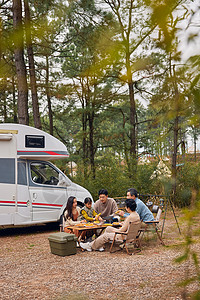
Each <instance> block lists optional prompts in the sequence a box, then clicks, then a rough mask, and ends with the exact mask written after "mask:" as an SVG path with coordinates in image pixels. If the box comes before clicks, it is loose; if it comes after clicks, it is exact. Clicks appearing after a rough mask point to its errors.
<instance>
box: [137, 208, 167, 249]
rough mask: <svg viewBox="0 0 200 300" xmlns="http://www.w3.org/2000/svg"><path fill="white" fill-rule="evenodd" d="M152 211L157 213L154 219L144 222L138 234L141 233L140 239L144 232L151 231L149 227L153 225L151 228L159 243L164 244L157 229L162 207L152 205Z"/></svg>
mask: <svg viewBox="0 0 200 300" xmlns="http://www.w3.org/2000/svg"><path fill="white" fill-rule="evenodd" d="M152 213H157V214H156V217H155V220H154V221H147V222H144V223H145V227H144V228H142V229H141V230H140V235H141V238H140V239H141V240H142V238H143V236H144V234H145V232H150V231H151V232H152V230H151V228H152V227H153V229H154V230H155V232H156V234H157V236H158V238H159V240H160V242H161V244H162V245H165V244H164V242H163V240H162V237H161V235H160V233H159V231H158V224H159V221H160V216H161V214H162V209H161V208H160V207H159V206H158V205H154V206H153V208H152Z"/></svg>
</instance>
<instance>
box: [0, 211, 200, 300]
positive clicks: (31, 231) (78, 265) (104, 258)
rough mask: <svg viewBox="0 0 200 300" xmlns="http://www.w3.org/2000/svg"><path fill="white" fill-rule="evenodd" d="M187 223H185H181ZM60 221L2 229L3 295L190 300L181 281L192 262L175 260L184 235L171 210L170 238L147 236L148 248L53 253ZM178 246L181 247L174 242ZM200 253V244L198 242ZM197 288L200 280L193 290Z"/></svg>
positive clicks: (0, 278) (17, 299)
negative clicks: (52, 242) (131, 251)
mask: <svg viewBox="0 0 200 300" xmlns="http://www.w3.org/2000/svg"><path fill="white" fill-rule="evenodd" d="M181 226H183V224H182V225H181ZM57 230H58V229H57V227H55V225H48V226H34V227H27V228H23V229H19V228H17V229H3V230H0V267H1V268H0V270H1V275H0V299H3V300H6V299H12V300H23V299H26V300H28V299H52V300H67V299H73V300H85V299H97V300H101V299H102V300H103V299H110V298H112V299H119V300H121V299H127V300H128V299H137V300H140V299H141V300H143V299H148V300H150V299H165V300H166V299H176V300H178V299H186V298H184V295H183V288H182V287H179V286H178V283H179V282H180V281H181V280H183V279H184V276H185V273H186V271H187V272H189V274H193V273H194V269H193V266H192V264H191V263H190V264H189V263H188V262H187V263H184V264H177V263H174V259H175V258H176V257H178V256H179V255H180V254H182V253H183V247H182V246H181V243H182V241H183V236H180V235H179V233H178V229H177V226H176V224H175V221H174V218H173V215H171V213H170V212H169V213H168V216H167V219H166V222H165V228H164V241H165V244H166V246H165V247H164V246H162V245H160V243H159V241H158V240H157V238H155V235H154V236H149V237H146V238H145V239H144V240H143V247H142V251H141V252H140V253H138V254H135V255H132V256H129V255H127V254H126V252H116V253H112V254H110V253H109V252H108V247H107V248H106V251H104V252H98V251H93V252H87V251H86V252H82V251H80V250H79V249H78V253H77V254H76V255H71V256H65V257H61V256H57V255H53V254H51V252H50V246H49V241H48V236H49V235H50V233H52V232H55V231H57ZM174 244H176V246H174ZM195 251H196V252H197V253H200V243H197V244H196V245H195ZM196 289H197V286H196V284H193V285H191V286H190V287H189V290H188V292H192V291H194V290H196Z"/></svg>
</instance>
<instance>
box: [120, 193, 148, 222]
mask: <svg viewBox="0 0 200 300" xmlns="http://www.w3.org/2000/svg"><path fill="white" fill-rule="evenodd" d="M126 198H127V199H134V200H135V202H136V204H137V208H136V212H137V213H138V215H139V216H140V220H141V221H143V222H147V221H154V216H153V214H152V212H151V211H150V210H149V208H148V207H147V206H146V205H145V204H144V202H143V201H142V200H140V199H139V198H138V193H137V191H136V189H134V188H130V189H128V190H127V197H126ZM118 214H119V215H120V216H122V217H124V218H126V217H127V216H128V215H129V214H128V213H127V212H124V211H123V210H120V211H119V212H118Z"/></svg>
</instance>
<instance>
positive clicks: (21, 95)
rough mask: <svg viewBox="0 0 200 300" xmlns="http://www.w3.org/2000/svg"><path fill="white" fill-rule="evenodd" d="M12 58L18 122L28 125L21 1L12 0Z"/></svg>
mask: <svg viewBox="0 0 200 300" xmlns="http://www.w3.org/2000/svg"><path fill="white" fill-rule="evenodd" d="M13 27H14V31H15V38H14V48H15V49H14V57H15V67H16V74H17V85H18V120H19V123H20V124H25V125H28V124H29V117H28V85H27V78H26V65H25V61H24V40H23V27H22V3H21V0H13Z"/></svg>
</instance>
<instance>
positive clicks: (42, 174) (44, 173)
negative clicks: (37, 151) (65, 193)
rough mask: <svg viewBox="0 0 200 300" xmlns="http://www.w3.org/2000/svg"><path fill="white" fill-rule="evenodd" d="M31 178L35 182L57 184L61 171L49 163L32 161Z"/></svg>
mask: <svg viewBox="0 0 200 300" xmlns="http://www.w3.org/2000/svg"><path fill="white" fill-rule="evenodd" d="M31 178H32V180H33V182H35V183H39V184H48V185H57V184H58V182H59V173H58V172H57V171H56V170H55V169H54V168H52V166H50V165H49V164H48V163H45V162H42V163H41V162H34V163H31Z"/></svg>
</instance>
